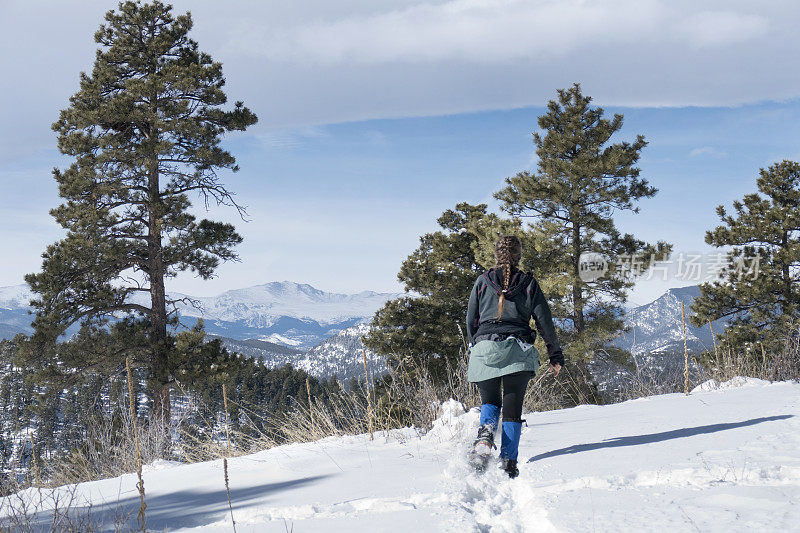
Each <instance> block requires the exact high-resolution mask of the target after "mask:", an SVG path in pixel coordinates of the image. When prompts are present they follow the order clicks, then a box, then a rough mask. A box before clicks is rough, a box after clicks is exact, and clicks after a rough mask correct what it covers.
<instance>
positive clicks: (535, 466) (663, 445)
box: [0, 380, 800, 533]
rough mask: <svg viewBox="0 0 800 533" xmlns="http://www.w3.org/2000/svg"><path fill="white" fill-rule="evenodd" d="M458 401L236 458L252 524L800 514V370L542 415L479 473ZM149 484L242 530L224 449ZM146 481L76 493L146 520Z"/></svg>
mask: <svg viewBox="0 0 800 533" xmlns="http://www.w3.org/2000/svg"><path fill="white" fill-rule="evenodd" d="M736 385H738V386H736ZM443 407H444V413H443V414H444V416H443V417H442V418H441V419H440V420H439V421H438V422H437V424H436V425H435V426H434V428H433V429H432V430H431V431H430V432H428V433H427V434H426V435H420V434H419V433H418V432H417V431H415V430H413V429H411V428H409V429H406V430H398V431H394V432H391V433H390V434H388V435H382V434H381V435H376V438H375V440H374V441H370V440H369V437H368V436H365V435H361V436H354V437H331V438H327V439H324V440H322V441H318V442H314V443H308V444H294V445H287V446H281V447H278V448H273V449H271V450H267V451H264V452H260V453H256V454H254V455H249V456H243V457H238V458H235V459H231V460H230V461H229V470H230V483H231V497H232V502H233V512H234V515H235V518H236V522H237V527H238V528H239V530H240V531H259V532H285V531H292V530H293V531H332V532H333V531H348V532H352V533H357V532H370V533H372V532H374V531H399V532H404V533H405V532H408V531H415V532H416V531H420V532H438V531H458V532H464V531H489V530H490V529H491V531H494V532H511V531H570V532H571V531H608V532H611V531H614V532H616V531H720V532H727V531H781V530H785V531H789V530H793V529H796V527H797V524H798V523H800V506H798V505H797V502H798V501H800V384H796V383H794V384H792V383H777V384H767V383H765V382H759V381H757V380H741V381H739V382H734V383H729V384H727V386H725V387H723V388H721V389H719V390H696V391H694V392H693V393H692V394H691V395H690V396H684V395H680V394H671V395H664V396H656V397H650V398H646V399H640V400H634V401H629V402H625V403H622V404H615V405H609V406H602V407H598V406H583V407H579V408H575V409H564V410H560V411H550V412H545V413H533V414H528V415H526V418H527V427H526V428H525V429H523V436H522V444H521V448H520V470H521V473H520V477H519V478H518V479H516V480H508V479H507V478H505V477H504V476H503V475H501V472H500V471H498V470H490V471H489V472H487V473H486V474H485V476H483V477H480V478H479V477H476V476H475V475H474V474H470V473H469V472H468V469H467V467H466V464H465V461H464V459H463V453H464V450H465V449H466V447H467V445H468V443H469V442H470V441H471V439H472V438H473V435H474V432H475V427H476V425H477V416H478V415H477V413H476V412H475V411H474V410H473V411H470V412H469V413H467V414H460V413H461V412H462V411H461V410H460V406H458V405H457V404H455V402H452V403H450V404H445V406H443ZM144 482H145V488H146V490H147V518H148V522H147V524H148V528H149V529H152V530H154V531H161V530H164V529H169V530H170V531H189V530H192V531H207V532H211V531H213V532H228V531H230V530H231V523H230V516H229V511H228V504H227V500H226V493H225V487H224V484H223V472H222V465H221V461H211V462H207V463H197V464H192V465H173V464H168V463H158V464H154V465H150V466H148V467H146V469H145V481H144ZM135 484H136V477H135V475H125V476H122V477H119V478H114V479H107V480H102V481H97V482H92V483H84V484H81V485H79V486H78V487H77V489H76V492H75V496H76V497H77V502H79V503H82V504H83V505H87V504H88V503H89V502H91V504H92V515H93V517H94V519H95V520H98V521H103V520H105V523H106V527H113V520H114V516H115V513H116V515H117V516H119V515H121V514H125V513H130V514H129V516H130V518H129V519H128V526H129V527H130V528H131V529H136V523H135V522H136V519H135V515H136V509H138V507H139V497H138V492H137V491H136V488H135ZM56 490H57V493H59V494H62V495H63V494H64V493H66V492H68V488H61V489H56ZM43 493H44V499H45V501H46V502H47V501H52V500H51V499H50V498H49V496H50V493H49V491H47V490H43ZM37 494H38V493H37V491H36V490H30V491H28V492H26V493H24V494H23V495H22V496H23V497H28V498H33V499H34V500H36V501H38V498H39V496H38V495H37ZM15 500H16V498H12V499H10V501H15ZM0 513H8V508H7V506H3V507H2V510H0ZM49 515H50V513H48V512H43V513H41V514H40V515H39V516H38V517H37V520H39V521H40V522H39V523H41V524H46V523H49V520H50V519H51V517H50V516H49Z"/></svg>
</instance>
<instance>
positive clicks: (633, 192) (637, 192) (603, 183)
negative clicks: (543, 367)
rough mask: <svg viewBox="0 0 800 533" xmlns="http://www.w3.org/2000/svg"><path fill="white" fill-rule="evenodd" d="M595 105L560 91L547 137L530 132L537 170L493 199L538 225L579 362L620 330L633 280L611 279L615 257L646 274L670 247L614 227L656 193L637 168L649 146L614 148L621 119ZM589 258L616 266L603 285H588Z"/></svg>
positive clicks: (575, 89)
mask: <svg viewBox="0 0 800 533" xmlns="http://www.w3.org/2000/svg"><path fill="white" fill-rule="evenodd" d="M590 103H591V98H590V97H588V96H584V95H583V94H582V92H581V88H580V85H578V84H575V85H574V86H572V87H571V88H569V89H562V90H559V91H558V98H557V99H556V100H551V101H550V102H549V103H548V106H547V112H546V113H545V114H544V115H542V116H540V117H539V121H538V124H539V127H540V128H541V129H542V130H543V134H540V133H538V132H537V133H534V134H533V140H534V144H535V145H536V154H537V156H538V157H539V162H538V166H537V169H536V171H534V172H527V171H526V172H520V173H519V174H517V175H516V176H513V177H510V178H507V179H506V187H505V188H504V189H502V190H500V191H499V192H497V193H496V194H495V197H496V198H497V199H498V200H500V201H501V202H502V203H503V209H504V210H505V211H507V212H508V213H510V214H511V215H512V216H514V217H531V218H532V219H533V220H534V224H533V225H532V227H531V231H532V233H533V235H532V238H533V240H534V242H535V243H536V247H537V248H538V249H539V250H542V251H543V252H544V253H545V254H546V255H547V256H548V257H549V259H548V261H542V262H540V266H541V267H542V268H544V269H545V274H546V276H545V277H551V278H552V279H551V283H550V284H549V287H547V288H548V294H547V296H548V300H549V301H550V305H551V307H552V308H553V315H554V317H555V318H556V319H559V318H560V319H561V320H560V321H559V322H560V323H561V324H562V331H561V334H562V336H563V337H564V339H563V341H562V343H563V344H566V345H567V348H568V350H569V353H570V354H574V355H578V356H579V357H580V356H581V354H584V355H583V357H590V356H591V353H592V349H593V348H596V347H599V346H602V345H603V344H604V343H605V342H606V341H607V340H609V339H610V338H611V337H612V336H613V335H615V334H616V333H617V332H619V331H620V330H621V329H622V327H623V323H622V318H621V317H622V308H621V305H620V304H621V303H623V302H624V301H625V299H626V293H627V290H628V289H630V288H631V287H632V286H633V280H632V279H630V278H629V277H625V276H621V275H614V274H615V268H613V264H614V263H616V262H617V260H618V258H620V257H625V256H628V257H633V256H638V259H637V261H635V262H633V264H636V263H637V262H639V260H641V264H640V266H639V268H640V269H641V268H646V267H647V266H648V265H649V264H651V259H652V258H653V257H657V258H662V259H663V258H665V257H666V255H667V254H668V252H669V250H670V248H671V247H670V245H668V244H666V243H664V242H658V243H657V244H655V245H651V244H647V243H645V242H643V241H641V240H639V239H636V238H635V237H634V236H633V235H630V234H621V233H620V232H619V230H618V229H617V227H616V224H615V223H614V218H613V215H614V213H615V212H617V211H633V212H638V210H639V208H638V207H637V206H636V202H637V201H638V200H640V199H642V198H649V197H652V196H653V195H655V194H656V192H657V189H656V188H655V187H651V186H650V185H649V183H648V181H647V180H646V179H644V178H642V177H640V175H639V174H640V171H639V168H637V167H636V164H637V162H638V161H639V157H640V153H641V151H642V149H643V148H644V147H645V146H646V144H647V143H646V141H645V139H644V137H643V136H641V135H638V136H637V137H636V140H635V141H633V142H632V143H629V142H619V143H611V142H610V140H611V137H612V136H613V135H614V133H616V132H618V131H619V130H620V128H622V121H623V116H622V115H620V114H616V115H614V117H613V119H611V120H609V119H606V118H603V114H604V112H603V109H601V108H597V107H592V106H591V105H590ZM584 252H597V253H600V254H602V255H604V256H605V257H607V258H608V259H610V261H611V263H612V268H611V269H610V271H609V272H608V273H607V274H606V275H604V276H603V277H601V278H600V279H598V280H595V281H588V282H587V281H583V280H582V279H581V276H580V256H581V254H582V253H584Z"/></svg>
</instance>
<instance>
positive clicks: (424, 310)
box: [363, 203, 493, 379]
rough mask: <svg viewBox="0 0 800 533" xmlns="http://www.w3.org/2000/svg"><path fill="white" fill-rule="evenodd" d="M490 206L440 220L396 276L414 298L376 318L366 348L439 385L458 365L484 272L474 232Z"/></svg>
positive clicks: (462, 207)
mask: <svg viewBox="0 0 800 533" xmlns="http://www.w3.org/2000/svg"><path fill="white" fill-rule="evenodd" d="M486 216H487V215H486V205H485V204H481V205H470V204H467V203H460V204H458V205H457V206H456V208H455V209H449V210H447V211H445V212H444V213H443V214H442V216H441V217H439V219H438V223H439V226H440V227H441V228H442V229H441V230H440V231H436V232H433V233H428V234H426V235H423V236H422V237H420V246H419V248H418V249H417V250H415V251H414V252H413V253H412V254H411V255H410V256H409V257H408V258H407V259H406V260H405V261H404V262H403V264H402V266H401V267H400V272H399V273H398V275H397V278H398V280H400V282H401V283H403V284H404V286H405V290H406V291H407V292H411V293H413V294H414V295H413V296H411V295H409V296H404V297H401V298H398V299H396V300H391V301H389V302H387V303H386V304H385V305H384V306H383V307H382V308H381V309H379V310H378V311H377V312H376V313H375V317H374V319H373V322H372V328H371V329H370V331H369V333H368V334H367V335H366V336H365V337H364V339H363V340H364V344H365V346H366V347H367V348H368V349H370V350H372V351H374V352H376V353H379V354H382V355H384V356H386V357H387V358H388V364H389V365H392V366H393V367H394V368H396V369H397V368H400V367H401V366H402V367H403V370H404V371H406V372H410V371H412V370H413V369H414V368H415V366H416V365H423V366H424V367H425V368H426V369H427V370H428V371H430V372H431V373H432V376H433V377H434V379H438V378H443V377H444V376H445V372H446V370H447V365H448V364H450V365H452V364H454V363H455V361H456V357H457V356H458V353H459V349H460V348H461V346H463V343H464V340H463V339H462V337H461V336H460V334H459V329H458V328H459V326H461V327H462V328H463V327H464V320H465V317H466V314H467V302H468V300H469V293H470V291H471V290H472V285H473V283H475V278H477V276H478V275H479V274H480V273H481V272H483V267H482V266H481V265H480V264H479V263H478V262H477V260H476V257H475V251H476V247H477V243H478V235H476V234H475V233H474V232H472V231H470V228H474V227H475V225H476V224H477V221H478V220H480V219H483V218H485V217H486ZM492 244H493V243H492Z"/></svg>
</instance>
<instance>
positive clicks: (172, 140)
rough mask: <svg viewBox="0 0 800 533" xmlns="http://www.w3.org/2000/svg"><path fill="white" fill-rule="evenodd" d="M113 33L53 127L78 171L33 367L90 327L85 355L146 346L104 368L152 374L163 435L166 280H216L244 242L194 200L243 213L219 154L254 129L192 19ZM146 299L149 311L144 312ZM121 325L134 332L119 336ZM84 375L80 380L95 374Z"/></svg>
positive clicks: (52, 260) (67, 175)
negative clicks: (114, 321) (196, 210)
mask: <svg viewBox="0 0 800 533" xmlns="http://www.w3.org/2000/svg"><path fill="white" fill-rule="evenodd" d="M105 20H106V23H105V24H103V25H101V26H100V29H99V30H98V31H97V33H96V34H95V40H96V42H97V43H98V44H99V45H100V47H101V48H100V49H99V50H98V52H97V54H96V58H95V63H94V67H93V69H92V72H91V74H85V73H82V74H81V77H80V90H79V91H78V92H77V93H76V94H75V95H73V96H72V97H71V99H70V106H69V107H68V108H67V109H65V110H64V111H62V112H61V116H60V118H59V120H58V121H57V122H56V123H55V124H54V125H53V129H54V130H55V131H56V132H57V133H58V135H59V137H58V146H59V149H60V150H61V152H62V153H64V154H65V155H67V156H70V157H71V158H73V159H74V162H73V163H72V164H71V165H70V166H69V167H68V168H66V169H65V170H59V169H56V170H55V171H54V172H53V175H54V177H55V179H56V181H57V182H58V185H59V193H60V195H61V197H62V198H64V200H65V202H64V203H63V204H62V205H60V206H58V207H57V208H55V209H54V210H52V211H51V213H52V215H53V216H54V217H55V219H56V220H57V222H58V223H59V224H61V225H62V226H63V227H64V228H65V229H66V230H67V235H66V237H65V238H64V239H63V240H61V241H59V242H57V243H55V244H53V245H51V246H49V247H48V248H47V250H46V251H45V253H44V254H43V264H42V271H41V272H40V273H38V274H31V275H28V276H27V277H26V281H27V282H28V283H29V284H30V286H31V288H32V289H33V290H34V291H35V292H36V293H37V294H38V297H37V298H36V299H35V300H34V301H33V302H32V305H33V307H34V309H35V311H36V313H37V316H36V319H35V321H34V327H35V334H34V338H33V340H34V343H33V344H32V346H31V347H29V350H27V357H26V359H27V360H28V362H34V363H35V362H37V361H36V360H37V358H38V359H39V362H41V360H42V359H45V358H51V359H52V358H53V357H55V351H54V350H52V349H49V350H48V349H45V348H44V346H46V345H48V344H52V343H53V342H55V340H56V339H57V337H58V336H59V335H60V334H62V333H63V332H64V331H65V330H66V329H67V328H68V327H69V326H70V325H72V324H76V323H80V324H81V325H82V331H81V335H82V336H83V338H84V339H85V340H86V341H87V342H89V341H90V340H91V339H97V340H109V334H108V333H106V334H104V333H103V332H104V331H106V332H108V331H110V332H111V333H120V332H121V331H124V332H125V333H126V334H127V335H128V337H129V339H133V340H136V343H135V344H132V345H130V346H127V348H126V347H125V346H119V344H120V343H117V345H118V346H119V348H120V349H119V350H106V351H105V353H104V355H105V356H108V357H110V359H109V360H105V361H104V362H103V364H104V365H106V366H108V365H116V366H119V364H120V361H121V360H122V359H124V357H125V356H126V355H129V354H131V355H133V356H134V357H135V360H136V362H137V363H138V364H143V365H146V366H147V368H148V369H149V393H150V396H151V398H152V402H153V411H154V414H155V417H156V419H158V420H161V421H165V420H167V419H168V417H169V410H170V403H169V391H170V386H171V384H172V382H173V379H172V371H173V369H172V368H170V364H169V360H170V351H171V350H172V349H173V340H172V338H171V337H170V335H169V334H168V326H169V324H170V320H171V319H172V318H174V311H175V309H174V304H175V302H173V301H170V300H169V299H168V298H167V297H166V295H165V280H166V279H168V278H170V277H173V276H175V275H177V273H178V272H180V271H184V270H191V271H194V272H196V273H197V275H199V276H200V277H202V278H204V279H207V278H210V277H211V276H212V275H213V273H214V270H215V268H216V267H217V265H218V264H219V263H220V261H226V260H230V259H234V258H235V257H236V254H235V252H234V251H233V247H234V245H236V244H237V243H239V242H240V241H241V237H240V236H239V235H238V234H237V233H236V231H235V229H234V227H233V226H232V225H230V224H224V223H219V222H213V221H210V220H205V219H204V220H199V221H198V220H197V219H196V218H195V216H194V215H192V214H191V212H190V208H191V205H192V204H191V199H190V195H199V196H200V197H201V198H203V200H204V201H205V203H206V204H207V203H208V202H209V201H215V202H217V203H218V204H226V205H232V206H235V207H237V208H239V209H241V208H240V207H239V206H238V205H237V204H236V203H235V201H234V200H233V197H232V194H231V193H230V192H229V190H228V189H227V188H226V187H225V186H224V185H223V183H222V182H221V180H220V176H219V171H220V170H221V169H229V170H232V171H234V172H235V171H236V170H238V167H237V166H236V162H235V159H234V157H233V156H232V155H231V154H230V153H229V152H227V151H226V150H224V149H223V148H221V146H220V141H221V138H222V136H223V135H224V133H225V132H229V131H234V130H244V129H245V128H246V127H248V126H250V125H252V124H254V123H255V122H256V120H257V119H256V116H255V115H254V114H253V113H251V112H250V111H249V110H248V109H247V108H246V107H244V106H243V104H242V103H241V102H237V103H236V104H235V106H234V108H233V110H230V111H225V110H223V109H222V106H223V105H224V104H225V103H226V100H227V98H226V95H225V93H224V92H223V86H224V84H225V79H224V77H223V75H222V65H221V64H220V63H218V62H215V61H213V60H212V58H211V57H210V56H209V55H208V54H206V53H204V52H201V51H200V50H199V49H198V45H197V43H196V42H195V41H193V40H192V39H190V38H189V36H188V34H189V31H190V30H191V28H192V19H191V16H190V14H189V13H186V14H185V15H179V16H173V14H172V12H171V6H169V5H165V4H163V3H161V2H159V1H154V2H152V3H140V2H130V1H129V2H124V3H121V4H119V8H118V10H116V11H109V12H108V13H107V14H106V16H105ZM141 293H144V294H146V295H147V296H149V298H148V299H149V302H148V303H142V300H141V299H134V298H133V297H134V296H135V295H137V294H141ZM112 316H115V317H120V316H125V317H128V319H129V321H128V322H127V323H126V324H125V325H124V327H122V328H119V329H118V330H114V329H113V328H112V329H110V330H109V329H108V327H107V324H108V320H109V319H110V318H111V317H112ZM132 329H133V330H141V331H143V332H144V333H146V335H145V337H144V338H142V336H140V335H135V334H134V333H133V332H132V331H131V330H132ZM140 341H143V342H140ZM84 354H85V355H86V357H91V355H90V354H88V353H86V352H84ZM74 355H75V362H76V363H79V362H80V354H78V353H76V354H74ZM84 362H85V363H87V364H83V365H78V367H79V368H85V367H91V364H90V363H89V362H87V361H84ZM94 362H95V363H98V364H99V362H98V361H97V360H96V359H95V361H94Z"/></svg>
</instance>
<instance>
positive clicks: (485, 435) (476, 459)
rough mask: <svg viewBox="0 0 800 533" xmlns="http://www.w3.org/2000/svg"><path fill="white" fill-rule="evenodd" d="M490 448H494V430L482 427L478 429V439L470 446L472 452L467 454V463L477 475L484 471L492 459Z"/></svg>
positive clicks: (485, 426) (486, 426) (489, 427)
mask: <svg viewBox="0 0 800 533" xmlns="http://www.w3.org/2000/svg"><path fill="white" fill-rule="evenodd" d="M492 448H496V446H495V444H494V430H493V429H492V427H491V426H489V425H483V426H481V427H480V428H479V429H478V438H477V439H475V443H474V444H473V445H472V451H471V452H470V454H469V463H470V465H471V466H472V467H473V468H474V469H475V471H476V472H478V473H483V472H485V471H486V465H487V464H488V463H489V459H490V458H491V457H492Z"/></svg>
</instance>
